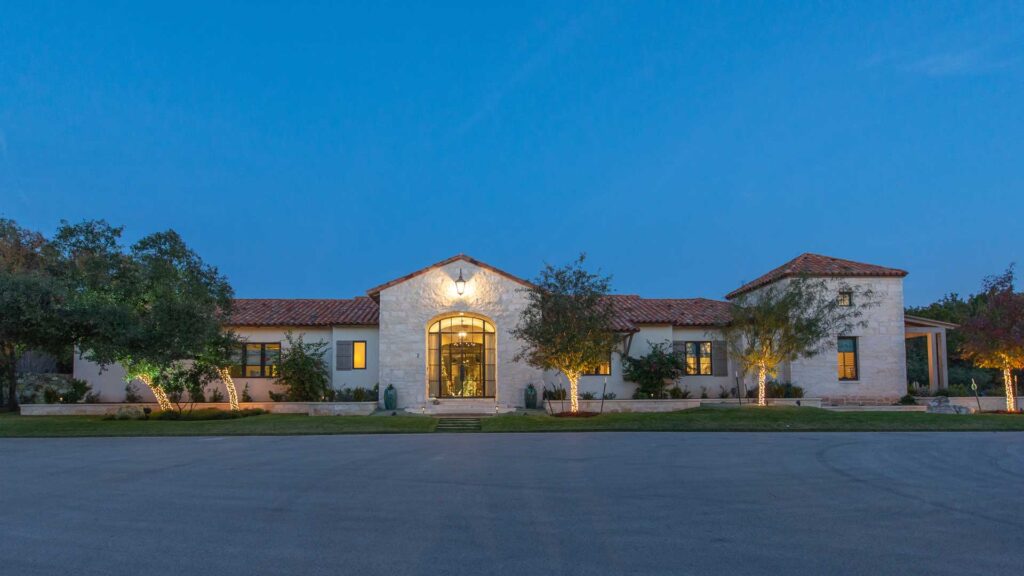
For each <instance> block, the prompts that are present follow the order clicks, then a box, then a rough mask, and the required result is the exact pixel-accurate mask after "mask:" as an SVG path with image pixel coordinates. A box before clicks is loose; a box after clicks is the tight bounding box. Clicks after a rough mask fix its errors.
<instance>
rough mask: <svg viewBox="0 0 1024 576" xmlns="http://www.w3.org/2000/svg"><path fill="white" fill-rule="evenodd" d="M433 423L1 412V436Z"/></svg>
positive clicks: (376, 429)
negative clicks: (127, 417) (114, 417)
mask: <svg viewBox="0 0 1024 576" xmlns="http://www.w3.org/2000/svg"><path fill="white" fill-rule="evenodd" d="M435 425H437V420H435V419H433V418H425V417H422V416H344V417H341V416H306V415H305V414H264V415H262V416H249V417H247V418H238V419H234V420H202V421H174V420H104V419H102V418H101V417H98V416H19V415H16V414H9V413H7V414H0V437H46V436H249V435H290V434H388V433H410V432H431V431H433V430H434V426H435Z"/></svg>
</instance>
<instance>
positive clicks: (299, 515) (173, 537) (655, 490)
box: [0, 433, 1024, 576]
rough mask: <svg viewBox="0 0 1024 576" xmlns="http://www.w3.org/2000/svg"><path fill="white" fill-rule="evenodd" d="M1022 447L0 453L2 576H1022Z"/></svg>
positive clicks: (7, 446) (922, 437)
mask: <svg viewBox="0 0 1024 576" xmlns="http://www.w3.org/2000/svg"><path fill="white" fill-rule="evenodd" d="M1022 480H1024V434H1019V433H906V434H896V433H888V434H884V433H821V434H818V433H815V434H812V433H789V434H763V433H762V434H735V433H733V434H708V433H698V434H681V433H582V434H527V435H511V434H509V435H500V434H498V435H495V434H487V435H484V434H463V435H459V434H454V435H446V434H433V435H409V436H323V437H231V438H120V439H101V438H97V439H84V438H76V439H8V440H0V547H2V549H3V550H4V558H3V560H2V562H0V571H2V572H3V573H4V574H18V575H30V574H63V573H74V574H77V575H84V574H102V575H105V576H108V575H115V574H139V573H142V572H146V573H148V574H168V575H170V574H173V575H179V576H180V575H186V574H218V575H233V574H239V575H243V574H244V575H247V576H248V575H252V574H301V575H304V576H308V575H316V574H359V575H365V574H388V575H395V576H400V575H405V574H474V575H477V574H487V575H493V574H544V573H551V574H588V575H593V574H616V575H621V574H732V575H738V574H808V575H810V574H813V575H822V574H913V573H916V574H958V575H961V574H986V575H995V574H1019V573H1020V569H1021V567H1022V566H1024V552H1022V548H1021V543H1022V538H1024V515H1022V509H1024V482H1022Z"/></svg>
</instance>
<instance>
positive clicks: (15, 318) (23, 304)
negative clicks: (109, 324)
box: [0, 219, 71, 410]
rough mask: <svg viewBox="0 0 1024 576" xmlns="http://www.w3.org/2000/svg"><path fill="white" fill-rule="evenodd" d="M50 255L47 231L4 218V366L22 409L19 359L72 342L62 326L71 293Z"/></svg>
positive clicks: (0, 291)
mask: <svg viewBox="0 0 1024 576" xmlns="http://www.w3.org/2000/svg"><path fill="white" fill-rule="evenodd" d="M47 259H48V253H47V241H46V238H44V237H43V235H42V234H40V233H38V232H35V231H32V230H28V229H25V228H21V227H19V226H18V225H17V223H15V222H14V221H13V220H8V219H0V355H2V356H0V365H2V367H3V375H4V378H3V380H5V381H6V384H7V390H6V392H7V394H6V397H7V407H8V408H9V409H11V410H16V409H17V408H18V378H17V362H18V358H20V357H21V355H22V354H24V353H25V352H26V351H27V350H29V349H33V348H37V349H44V350H47V351H52V352H59V348H60V347H62V345H65V344H69V343H70V338H71V337H70V334H68V333H67V332H66V331H65V330H64V329H63V326H62V318H63V316H64V314H63V311H64V308H63V307H64V302H65V293H64V290H63V287H62V286H61V284H60V282H59V280H58V279H56V278H54V277H53V276H52V275H51V274H50V271H51V266H50V265H49V263H48V261H47ZM3 397H4V394H3V387H2V386H0V400H2V399H3Z"/></svg>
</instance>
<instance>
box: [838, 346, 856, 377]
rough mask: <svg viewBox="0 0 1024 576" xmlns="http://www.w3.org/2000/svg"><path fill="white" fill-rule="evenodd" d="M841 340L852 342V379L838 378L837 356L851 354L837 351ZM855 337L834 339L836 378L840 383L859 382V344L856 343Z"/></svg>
mask: <svg viewBox="0 0 1024 576" xmlns="http://www.w3.org/2000/svg"><path fill="white" fill-rule="evenodd" d="M842 340H849V341H851V342H853V352H852V354H853V377H852V378H851V377H847V376H839V374H838V373H839V355H840V354H851V352H842V351H840V350H839V342H840V341H842ZM857 340H858V338H857V337H856V336H839V337H838V338H837V339H836V376H838V377H839V380H840V381H841V382H857V381H859V380H860V343H859V342H858V341H857Z"/></svg>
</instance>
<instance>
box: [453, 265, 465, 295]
mask: <svg viewBox="0 0 1024 576" xmlns="http://www.w3.org/2000/svg"><path fill="white" fill-rule="evenodd" d="M455 291H456V292H458V293H459V296H462V294H463V293H465V292H466V279H465V278H463V277H462V268H459V277H458V278H456V279H455Z"/></svg>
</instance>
